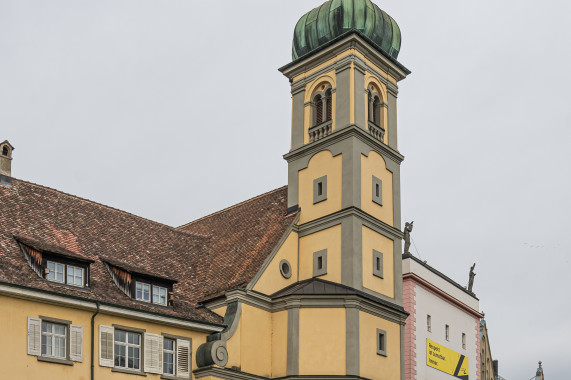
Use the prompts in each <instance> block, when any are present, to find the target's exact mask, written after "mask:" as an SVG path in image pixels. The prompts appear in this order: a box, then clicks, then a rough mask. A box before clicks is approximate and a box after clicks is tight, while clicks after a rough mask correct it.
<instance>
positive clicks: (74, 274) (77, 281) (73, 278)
mask: <svg viewBox="0 0 571 380" xmlns="http://www.w3.org/2000/svg"><path fill="white" fill-rule="evenodd" d="M67 284H68V285H73V286H83V268H80V267H76V266H73V265H68V266H67Z"/></svg>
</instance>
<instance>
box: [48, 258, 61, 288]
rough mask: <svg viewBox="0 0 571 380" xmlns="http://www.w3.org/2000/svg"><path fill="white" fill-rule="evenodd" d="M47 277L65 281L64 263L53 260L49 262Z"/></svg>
mask: <svg viewBox="0 0 571 380" xmlns="http://www.w3.org/2000/svg"><path fill="white" fill-rule="evenodd" d="M47 269H48V270H47V273H46V279H47V280H50V281H55V282H61V283H63V282H64V276H63V274H64V273H63V272H64V265H63V264H60V263H56V262H53V261H48V262H47Z"/></svg>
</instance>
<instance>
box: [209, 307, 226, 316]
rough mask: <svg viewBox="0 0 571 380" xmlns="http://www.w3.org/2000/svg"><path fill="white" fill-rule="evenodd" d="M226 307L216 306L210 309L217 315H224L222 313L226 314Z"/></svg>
mask: <svg viewBox="0 0 571 380" xmlns="http://www.w3.org/2000/svg"><path fill="white" fill-rule="evenodd" d="M226 308H227V306H221V307H217V308H216V309H212V311H213V312H215V313H216V314H218V315H219V316H221V317H224V315H225V314H226Z"/></svg>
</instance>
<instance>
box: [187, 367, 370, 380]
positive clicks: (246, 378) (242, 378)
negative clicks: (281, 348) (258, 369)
mask: <svg viewBox="0 0 571 380" xmlns="http://www.w3.org/2000/svg"><path fill="white" fill-rule="evenodd" d="M192 373H193V374H194V377H196V378H197V379H201V378H203V377H215V378H219V379H224V380H265V379H269V377H264V376H259V375H254V374H253V373H248V372H242V371H237V370H235V369H230V368H221V367H216V366H208V367H203V368H198V369H195V370H194V371H192ZM274 380H370V379H368V378H366V377H361V376H351V375H292V376H283V377H277V378H274Z"/></svg>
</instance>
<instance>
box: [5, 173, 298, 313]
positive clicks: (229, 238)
mask: <svg viewBox="0 0 571 380" xmlns="http://www.w3.org/2000/svg"><path fill="white" fill-rule="evenodd" d="M286 209H287V201H286V188H285V187H283V188H280V189H277V190H274V191H272V192H269V193H266V194H263V195H261V196H259V197H256V198H253V199H251V200H249V201H246V202H243V203H241V204H239V205H236V206H233V207H230V208H228V209H226V210H222V211H220V212H218V213H215V214H212V215H210V216H207V217H204V218H202V219H199V220H197V221H195V222H192V223H189V224H187V225H185V226H182V227H180V228H178V229H177V228H173V227H170V226H167V225H164V224H161V223H157V222H153V221H150V220H148V219H144V218H141V217H138V216H135V215H132V214H129V213H127V212H124V211H121V210H117V209H114V208H111V207H108V206H104V205H101V204H98V203H95V202H92V201H89V200H85V199H82V198H79V197H76V196H73V195H69V194H65V193H62V192H60V191H57V190H53V189H50V188H47V187H43V186H40V185H36V184H32V183H29V182H25V181H21V180H16V179H13V180H12V187H8V186H0V282H4V283H10V284H16V285H22V286H28V287H32V288H37V289H42V290H47V291H52V292H58V293H61V294H67V295H73V296H79V297H83V298H86V299H92V300H99V301H101V302H105V303H109V304H115V305H118V306H124V307H130V308H134V309H141V310H149V311H153V312H159V313H164V314H166V315H172V316H175V317H182V318H187V319H193V320H198V321H204V322H209V323H221V322H222V318H220V317H219V316H217V315H216V314H214V313H212V312H210V311H208V310H206V309H204V308H198V309H197V308H196V306H197V305H198V303H200V301H202V300H204V299H205V298H207V297H208V296H210V295H212V294H222V293H223V292H224V291H225V290H228V289H230V288H234V287H238V286H244V285H245V284H247V283H248V282H249V281H250V280H251V279H252V278H253V277H254V275H255V274H256V272H257V271H258V270H259V268H260V267H261V265H262V263H263V262H264V260H265V258H266V257H267V256H268V254H269V253H270V252H271V251H272V249H273V248H274V246H275V245H276V244H277V243H278V241H279V240H280V238H281V237H282V236H283V234H284V233H285V231H286V230H287V228H288V227H289V226H290V224H291V223H292V222H293V220H294V217H295V216H294V215H290V216H287V217H286V216H285V214H286ZM15 236H17V237H18V239H20V241H21V242H23V243H27V244H30V245H32V246H34V245H35V248H38V249H43V250H46V251H51V252H55V253H60V254H66V255H67V256H68V257H81V258H84V259H87V260H93V263H92V264H91V265H90V271H91V273H90V288H91V290H90V291H87V290H82V289H75V288H71V287H68V286H62V285H58V284H56V283H53V282H49V281H46V280H44V279H42V278H40V277H39V276H38V275H37V274H36V273H35V272H34V271H33V270H32V268H31V267H30V266H29V265H28V263H27V262H26V259H25V257H24V254H23V253H22V251H21V250H20V247H19V245H18V242H17V240H16V238H15ZM105 260H106V261H107V262H112V263H113V264H114V265H120V263H124V264H125V267H126V268H125V269H128V270H131V271H135V272H136V271H139V272H138V273H153V274H156V275H157V276H160V277H162V278H168V279H173V280H176V281H177V283H176V284H175V285H174V288H173V293H174V307H173V308H172V309H171V308H164V307H160V306H154V305H152V304H146V303H142V302H137V301H133V300H131V299H130V298H129V297H128V296H126V295H125V294H124V293H123V292H122V291H121V290H120V289H119V288H118V287H117V286H116V285H115V284H114V282H113V280H112V279H111V276H110V274H109V272H108V270H107V269H106V267H105V265H104V263H103V261H105ZM127 266H128V268H127Z"/></svg>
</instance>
